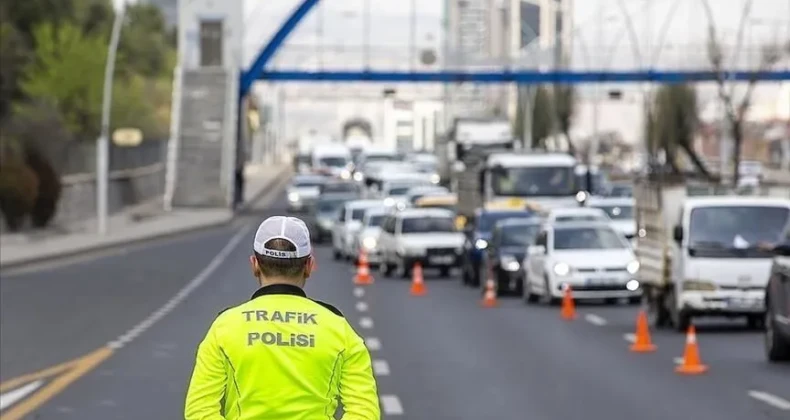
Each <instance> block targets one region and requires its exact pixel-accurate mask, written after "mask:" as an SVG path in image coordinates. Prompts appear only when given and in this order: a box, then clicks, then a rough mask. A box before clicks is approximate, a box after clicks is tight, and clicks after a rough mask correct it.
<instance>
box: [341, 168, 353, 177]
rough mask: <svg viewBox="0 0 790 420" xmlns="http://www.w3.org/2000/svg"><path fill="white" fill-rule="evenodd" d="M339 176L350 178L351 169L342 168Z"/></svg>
mask: <svg viewBox="0 0 790 420" xmlns="http://www.w3.org/2000/svg"><path fill="white" fill-rule="evenodd" d="M340 178H343V179H350V178H351V171H349V170H348V169H343V171H342V172H340Z"/></svg>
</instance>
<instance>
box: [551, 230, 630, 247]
mask: <svg viewBox="0 0 790 420" xmlns="http://www.w3.org/2000/svg"><path fill="white" fill-rule="evenodd" d="M626 247H627V245H626V243H625V242H624V241H623V240H622V239H620V235H618V234H617V232H615V231H614V230H612V229H607V228H602V227H580V228H559V229H555V230H554V249H556V250H571V249H622V248H626Z"/></svg>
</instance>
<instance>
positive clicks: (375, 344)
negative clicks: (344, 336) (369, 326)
mask: <svg viewBox="0 0 790 420" xmlns="http://www.w3.org/2000/svg"><path fill="white" fill-rule="evenodd" d="M365 345H366V346H368V350H370V351H377V350H381V341H379V339H378V338H376V337H368V338H366V339H365Z"/></svg>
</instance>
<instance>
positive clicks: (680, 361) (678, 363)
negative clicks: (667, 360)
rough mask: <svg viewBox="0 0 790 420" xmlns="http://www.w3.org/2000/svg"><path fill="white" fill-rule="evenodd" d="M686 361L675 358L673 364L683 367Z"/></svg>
mask: <svg viewBox="0 0 790 420" xmlns="http://www.w3.org/2000/svg"><path fill="white" fill-rule="evenodd" d="M685 360H686V359H684V358H682V357H675V358H674V359H672V362H674V363H675V364H676V365H682V364H683V362H684V361H685Z"/></svg>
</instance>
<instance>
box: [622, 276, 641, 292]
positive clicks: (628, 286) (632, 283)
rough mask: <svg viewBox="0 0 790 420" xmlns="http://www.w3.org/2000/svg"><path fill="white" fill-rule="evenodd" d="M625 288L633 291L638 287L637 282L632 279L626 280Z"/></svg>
mask: <svg viewBox="0 0 790 420" xmlns="http://www.w3.org/2000/svg"><path fill="white" fill-rule="evenodd" d="M625 288H626V289H628V290H629V291H631V292H635V291H636V290H637V289H639V282H638V281H636V280H633V279H632V280H628V282H627V283H626V284H625Z"/></svg>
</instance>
